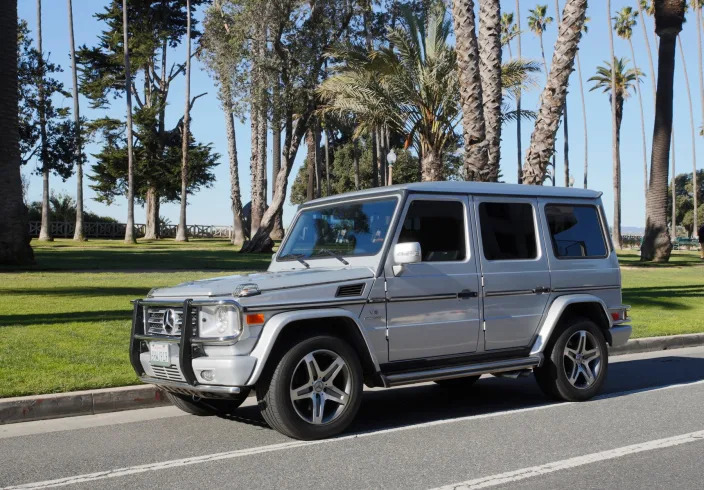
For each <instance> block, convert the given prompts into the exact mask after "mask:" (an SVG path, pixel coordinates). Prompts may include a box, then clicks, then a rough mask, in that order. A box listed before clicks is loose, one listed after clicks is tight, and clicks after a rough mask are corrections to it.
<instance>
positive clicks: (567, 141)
mask: <svg viewBox="0 0 704 490" xmlns="http://www.w3.org/2000/svg"><path fill="white" fill-rule="evenodd" d="M555 12H557V22H558V23H559V22H560V0H555ZM577 56H579V53H577ZM562 130H563V135H564V138H565V142H564V147H563V158H564V160H563V161H564V165H565V187H569V186H570V138H569V132H568V130H567V99H565V105H564V106H563V107H562Z"/></svg>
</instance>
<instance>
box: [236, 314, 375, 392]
mask: <svg viewBox="0 0 704 490" xmlns="http://www.w3.org/2000/svg"><path fill="white" fill-rule="evenodd" d="M319 318H346V319H350V320H352V321H353V322H354V324H355V325H356V326H357V329H358V330H359V334H360V335H361V336H362V339H363V340H364V345H365V347H366V349H367V353H368V354H369V357H370V358H371V360H372V363H373V364H374V369H375V370H376V371H377V372H378V371H379V362H378V360H377V359H376V356H375V355H374V351H373V350H372V349H371V347H370V345H369V341H368V340H367V337H366V335H364V330H363V329H362V326H361V325H360V323H359V320H358V318H357V317H355V316H354V315H353V314H352V312H350V311H347V310H344V309H342V308H325V309H321V310H297V311H286V312H283V313H279V314H277V315H274V316H272V317H271V318H270V319H269V321H267V322H266V324H265V325H264V328H263V330H262V333H261V335H260V336H259V339H258V340H257V343H256V344H255V346H254V349H253V350H252V352H251V353H250V354H249V355H250V356H252V357H254V358H256V359H257V363H256V365H255V366H254V371H252V375H251V376H250V377H249V379H248V380H247V386H252V385H254V384H255V383H256V382H257V380H258V379H259V376H260V375H261V374H262V371H263V370H264V365H265V364H266V361H267V359H268V358H269V354H270V353H271V350H272V349H273V347H274V344H275V343H276V339H277V338H278V337H279V334H280V333H281V330H283V329H284V327H285V326H286V325H288V324H289V323H291V322H296V321H300V320H313V319H319Z"/></svg>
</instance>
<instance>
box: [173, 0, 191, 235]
mask: <svg viewBox="0 0 704 490" xmlns="http://www.w3.org/2000/svg"><path fill="white" fill-rule="evenodd" d="M190 119H191V0H186V108H185V109H184V112H183V127H182V128H181V209H180V212H179V215H178V228H177V229H176V241H177V242H187V241H188V233H187V231H186V199H187V197H188V136H189V135H188V129H189V123H190Z"/></svg>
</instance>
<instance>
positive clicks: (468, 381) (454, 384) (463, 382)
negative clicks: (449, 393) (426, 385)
mask: <svg viewBox="0 0 704 490" xmlns="http://www.w3.org/2000/svg"><path fill="white" fill-rule="evenodd" d="M479 378H480V376H464V377H462V378H451V379H437V380H435V381H433V383H435V384H436V385H438V386H442V387H443V388H447V389H449V390H468V389H469V388H471V387H472V386H474V383H476V382H477V380H479Z"/></svg>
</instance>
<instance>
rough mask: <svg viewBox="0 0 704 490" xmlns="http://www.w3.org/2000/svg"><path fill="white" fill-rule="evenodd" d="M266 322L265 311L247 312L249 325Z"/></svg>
mask: <svg viewBox="0 0 704 490" xmlns="http://www.w3.org/2000/svg"><path fill="white" fill-rule="evenodd" d="M262 323H264V313H249V314H247V325H261V324H262Z"/></svg>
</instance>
